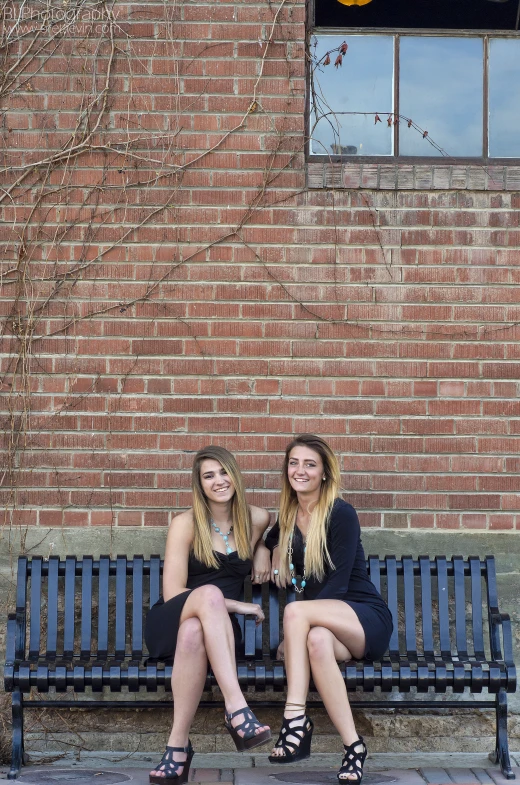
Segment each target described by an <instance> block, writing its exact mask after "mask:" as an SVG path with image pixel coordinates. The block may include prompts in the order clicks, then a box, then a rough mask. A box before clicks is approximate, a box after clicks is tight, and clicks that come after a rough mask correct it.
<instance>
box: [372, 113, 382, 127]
mask: <svg viewBox="0 0 520 785" xmlns="http://www.w3.org/2000/svg"><path fill="white" fill-rule="evenodd" d="M380 122H381V118H380V117H379V115H378V114H376V116H375V117H374V125H376V124H377V123H380Z"/></svg>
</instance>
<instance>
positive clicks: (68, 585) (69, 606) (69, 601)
mask: <svg viewBox="0 0 520 785" xmlns="http://www.w3.org/2000/svg"><path fill="white" fill-rule="evenodd" d="M75 584H76V557H75V556H67V557H66V559H65V598H64V599H65V614H64V620H63V656H64V657H66V658H70V657H72V655H73V654H74V626H75V618H74V617H75V607H74V600H75V597H76V592H75V590H74V589H75Z"/></svg>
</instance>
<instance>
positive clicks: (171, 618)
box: [144, 551, 253, 660]
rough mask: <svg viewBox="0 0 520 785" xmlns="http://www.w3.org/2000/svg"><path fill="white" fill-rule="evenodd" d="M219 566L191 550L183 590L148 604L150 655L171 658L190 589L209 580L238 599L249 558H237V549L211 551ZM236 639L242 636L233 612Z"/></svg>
mask: <svg viewBox="0 0 520 785" xmlns="http://www.w3.org/2000/svg"><path fill="white" fill-rule="evenodd" d="M213 553H214V554H215V556H216V557H217V560H218V563H219V566H218V567H207V566H206V565H205V564H202V562H200V561H198V559H196V558H195V556H194V555H193V553H191V554H190V557H189V561H188V580H187V581H186V586H187V589H186V591H183V592H181V593H180V594H177V595H176V596H175V597H172V598H171V599H170V600H167V602H165V601H164V599H163V598H162V597H161V598H160V599H159V600H158V601H157V602H156V603H155V605H154V606H153V607H152V608H150V610H149V612H148V615H147V617H146V625H145V632H144V638H145V641H146V646H147V648H148V652H149V655H150V657H151V658H152V659H155V660H169V659H173V656H174V654H175V647H176V645H177V633H178V631H179V624H180V618H181V614H182V609H183V608H184V603H185V602H186V600H187V599H188V597H189V595H190V594H191V592H192V591H193V589H198V588H199V586H206V585H207V584H212V585H213V586H218V588H219V589H220V590H221V591H222V594H223V595H224V597H225V598H226V599H227V600H240V598H241V595H242V589H243V586H244V580H245V579H246V577H247V576H248V575H249V574H250V573H251V568H252V565H253V562H252V561H251V559H240V558H239V556H238V553H237V552H236V551H233V552H232V553H230V554H227V553H220V552H219V551H213ZM230 617H231V622H232V624H233V632H234V635H235V642H236V643H239V642H240V640H241V637H242V635H241V632H240V626H239V624H238V621H237V619H236V616H235V614H230Z"/></svg>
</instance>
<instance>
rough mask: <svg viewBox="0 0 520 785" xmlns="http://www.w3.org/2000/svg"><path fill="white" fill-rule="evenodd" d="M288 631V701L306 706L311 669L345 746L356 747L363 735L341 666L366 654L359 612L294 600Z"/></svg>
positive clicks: (344, 605)
mask: <svg viewBox="0 0 520 785" xmlns="http://www.w3.org/2000/svg"><path fill="white" fill-rule="evenodd" d="M283 627H284V639H285V667H286V671H287V683H288V689H287V703H294V704H300V705H304V704H305V703H306V700H307V693H308V691H309V679H310V674H311V671H312V677H313V680H314V684H315V685H316V689H317V690H318V692H319V694H320V697H321V699H322V701H323V705H324V706H325V709H326V711H327V713H328V715H329V717H330V719H331V721H332V723H333V724H334V727H335V728H336V730H337V731H338V733H339V735H340V736H341V739H342V741H343V744H345V745H349V744H352V743H354V742H355V741H356V740H357V739H358V733H357V731H356V727H355V724H354V718H353V716H352V710H351V708H350V702H349V699H348V695H347V689H346V686H345V682H344V680H343V677H342V676H341V672H340V670H339V667H338V665H337V662H338V661H345V660H351V659H352V658H353V657H354V658H356V659H359V658H361V657H363V655H364V652H365V645H366V642H365V633H364V630H363V627H362V626H361V623H360V621H359V619H358V617H357V615H356V613H355V611H354V610H353V609H352V608H351V607H350V605H347V603H345V602H341V601H340V600H307V601H304V602H292V603H289V605H287V606H286V608H285V613H284V620H283ZM298 714H301V710H299V709H295V710H293V711H291V710H290V709H289V710H286V711H285V712H284V716H285V717H286V718H287V719H289V720H290V719H291V718H294V717H295V716H296V715H298ZM296 741H298V739H296ZM272 754H273V755H274V756H277V755H283V750H281V749H280V748H276V747H275V749H274V750H273V753H272ZM344 778H345V779H350V778H351V777H349V776H346V777H344ZM352 778H354V777H352Z"/></svg>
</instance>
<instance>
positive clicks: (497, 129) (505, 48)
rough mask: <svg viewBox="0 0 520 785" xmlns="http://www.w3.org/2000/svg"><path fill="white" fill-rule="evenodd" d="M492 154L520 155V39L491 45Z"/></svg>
mask: <svg viewBox="0 0 520 785" xmlns="http://www.w3.org/2000/svg"><path fill="white" fill-rule="evenodd" d="M489 155H491V156H493V157H494V158H510V157H515V158H520V40H518V39H516V40H514V39H512V38H504V39H499V38H493V39H491V41H490V46H489Z"/></svg>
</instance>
